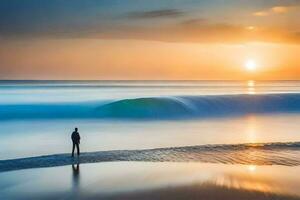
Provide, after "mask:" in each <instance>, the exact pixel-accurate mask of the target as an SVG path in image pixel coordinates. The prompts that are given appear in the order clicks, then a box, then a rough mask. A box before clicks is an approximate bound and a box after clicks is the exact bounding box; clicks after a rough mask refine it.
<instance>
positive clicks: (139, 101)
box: [0, 94, 300, 119]
mask: <svg viewBox="0 0 300 200" xmlns="http://www.w3.org/2000/svg"><path fill="white" fill-rule="evenodd" d="M299 111H300V94H260V95H246V94H243V95H211V96H209V95H208V96H181V97H149V98H136V99H122V100H117V101H111V102H102V103H101V102H82V103H56V104H24V105H19V104H18V105H0V119H20V118H21V119H26V118H39V119H42V118H103V119H105V118H128V119H137V118H141V119H172V118H176V119H178V118H193V117H210V116H228V115H244V114H250V113H257V114H259V113H281V112H282V113H290V112H299Z"/></svg>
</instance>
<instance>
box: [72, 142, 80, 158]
mask: <svg viewBox="0 0 300 200" xmlns="http://www.w3.org/2000/svg"><path fill="white" fill-rule="evenodd" d="M75 147H76V149H77V155H78V156H79V155H80V150H79V143H74V142H73V149H72V156H74V151H75Z"/></svg>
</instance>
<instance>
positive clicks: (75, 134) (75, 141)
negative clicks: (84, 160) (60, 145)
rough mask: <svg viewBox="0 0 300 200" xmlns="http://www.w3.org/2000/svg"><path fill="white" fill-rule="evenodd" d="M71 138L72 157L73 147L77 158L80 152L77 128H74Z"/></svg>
mask: <svg viewBox="0 0 300 200" xmlns="http://www.w3.org/2000/svg"><path fill="white" fill-rule="evenodd" d="M71 138H72V142H73V150H72V157H74V150H75V146H76V149H77V155H78V156H79V155H80V150H79V144H80V135H79V132H78V128H75V131H73V133H72V136H71Z"/></svg>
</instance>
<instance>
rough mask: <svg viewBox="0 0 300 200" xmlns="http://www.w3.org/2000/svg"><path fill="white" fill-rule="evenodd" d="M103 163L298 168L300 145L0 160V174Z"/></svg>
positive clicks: (175, 148)
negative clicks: (241, 165) (165, 163)
mask: <svg viewBox="0 0 300 200" xmlns="http://www.w3.org/2000/svg"><path fill="white" fill-rule="evenodd" d="M107 161H110V162H112V161H144V162H206V163H222V164H244V165H284V166H299V165H300V142H293V143H255V144H254V143H252V144H233V145H202V146H187V147H171V148H158V149H145V150H114V151H99V152H87V153H82V154H81V155H80V157H79V159H74V158H71V156H70V154H57V155H47V156H39V157H30V158H19V159H12V160H0V172H5V171H11V170H20V169H30V168H41V167H55V166H63V165H70V164H73V163H75V162H80V163H96V162H107Z"/></svg>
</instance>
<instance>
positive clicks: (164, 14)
mask: <svg viewBox="0 0 300 200" xmlns="http://www.w3.org/2000/svg"><path fill="white" fill-rule="evenodd" d="M183 14H184V12H182V11H180V10H178V9H163V10H152V11H136V12H130V13H128V14H127V17H128V18H131V19H151V18H170V17H179V16H182V15H183Z"/></svg>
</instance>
